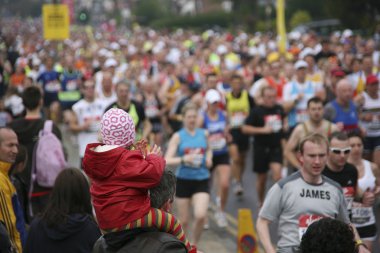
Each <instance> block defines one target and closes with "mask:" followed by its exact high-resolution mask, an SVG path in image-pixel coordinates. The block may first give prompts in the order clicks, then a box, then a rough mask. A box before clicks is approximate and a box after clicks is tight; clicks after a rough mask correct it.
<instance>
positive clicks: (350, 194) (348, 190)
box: [343, 187, 355, 211]
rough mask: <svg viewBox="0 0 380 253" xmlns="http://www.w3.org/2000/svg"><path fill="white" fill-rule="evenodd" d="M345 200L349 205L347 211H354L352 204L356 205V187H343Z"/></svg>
mask: <svg viewBox="0 0 380 253" xmlns="http://www.w3.org/2000/svg"><path fill="white" fill-rule="evenodd" d="M343 194H344V198H345V199H346V203H347V210H349V211H350V210H352V203H354V196H355V189H354V187H343Z"/></svg>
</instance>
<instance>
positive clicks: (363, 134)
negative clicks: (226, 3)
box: [0, 19, 380, 252]
mask: <svg viewBox="0 0 380 253" xmlns="http://www.w3.org/2000/svg"><path fill="white" fill-rule="evenodd" d="M0 24H1V25H0V27H1V33H0V93H1V100H0V101H1V103H0V105H1V106H0V126H10V127H11V128H12V129H14V130H15V132H16V133H17V135H18V138H19V142H20V144H25V143H23V138H24V137H25V136H24V137H23V136H22V134H24V135H25V133H23V131H22V130H20V129H22V128H23V126H22V125H20V123H19V122H18V121H17V120H20V119H31V118H33V115H34V116H36V115H35V114H33V112H34V113H35V112H36V107H34V108H31V107H30V105H28V104H25V100H27V99H25V94H24V91H27V90H28V88H29V87H31V86H36V87H38V89H39V90H40V91H41V93H42V97H43V104H41V106H39V107H38V108H37V109H38V110H37V116H36V117H41V118H45V119H51V120H52V121H53V122H54V124H55V126H62V125H63V124H66V125H67V129H69V130H70V131H72V133H74V134H75V136H76V137H77V138H76V139H75V140H70V141H74V142H75V143H76V144H77V145H78V146H79V157H80V158H81V162H82V159H83V158H84V156H85V150H86V146H87V144H89V143H94V142H97V141H98V135H99V130H100V121H101V119H102V117H103V115H104V113H105V112H106V111H108V110H109V109H111V108H119V109H122V110H124V111H126V112H127V113H128V114H129V115H130V116H131V117H132V119H133V123H134V125H135V126H136V129H135V130H136V139H137V140H140V139H145V140H147V142H148V143H149V145H151V146H153V145H154V144H156V145H158V146H160V147H161V148H162V150H163V153H164V157H165V160H166V163H167V166H169V167H170V168H177V193H176V199H175V203H177V218H178V219H179V220H180V222H181V223H182V226H183V228H184V230H185V231H188V230H191V231H192V233H191V234H192V242H193V243H194V244H198V242H199V239H200V237H201V233H202V230H203V229H204V228H207V227H208V221H207V209H208V206H209V202H210V201H213V202H215V204H216V206H217V209H216V212H215V218H216V221H217V225H218V226H220V227H226V226H228V221H227V219H226V214H225V207H226V204H227V200H228V193H229V192H232V193H233V194H236V195H237V196H244V197H245V198H249V197H250V196H252V195H253V194H257V196H258V200H259V202H258V203H257V205H258V207H262V206H263V208H264V210H266V211H268V210H272V211H273V209H274V208H275V207H273V205H274V204H273V203H274V202H276V203H280V202H281V201H280V200H279V199H277V198H278V197H279V195H276V192H275V190H273V191H271V193H270V195H268V196H269V197H270V198H269V199H268V198H266V197H265V195H266V183H267V176H268V175H271V177H272V179H273V181H274V182H277V181H279V180H281V179H282V178H285V177H286V176H288V175H290V174H291V173H292V172H294V171H297V170H301V171H302V169H303V168H304V166H306V165H305V164H307V162H305V159H306V158H305V157H306V156H305V157H304V158H302V155H301V156H300V155H299V151H300V150H299V143H300V141H302V140H304V138H305V137H306V136H308V135H309V134H312V133H318V134H320V135H322V136H324V137H326V138H329V139H330V143H329V144H328V145H329V148H328V150H329V154H328V158H326V159H327V160H326V161H325V163H324V164H323V165H325V164H326V166H327V169H325V170H324V171H323V174H324V175H325V176H327V177H330V178H332V179H333V180H335V181H337V182H338V183H340V184H341V186H342V187H343V189H344V191H343V192H344V194H345V201H346V204H347V208H348V214H349V218H350V219H351V222H352V223H353V224H354V225H355V226H356V228H357V229H358V232H359V235H360V237H361V238H362V240H363V241H364V243H365V245H366V246H367V247H369V248H372V246H373V243H374V242H375V240H376V236H377V232H376V231H377V228H376V221H375V215H374V212H373V207H374V205H375V203H376V198H377V197H379V196H380V171H379V166H380V87H379V79H380V34H374V35H372V36H371V37H362V36H360V35H358V34H354V33H353V32H352V31H351V30H349V29H346V30H344V31H337V32H334V33H332V34H330V35H328V36H326V37H322V36H320V35H318V34H316V33H315V32H312V31H311V32H307V33H304V34H300V33H291V34H289V36H288V47H287V52H286V53H280V52H278V50H277V42H276V37H275V36H273V35H271V34H269V33H268V34H267V33H255V34H249V33H246V32H244V31H236V32H234V33H230V32H227V31H225V32H221V31H213V30H207V31H203V32H195V31H189V30H182V29H178V30H175V31H170V32H169V31H155V30H152V29H149V28H141V27H135V28H134V29H133V30H127V29H124V28H117V27H114V26H112V25H109V24H104V25H101V26H99V27H96V28H91V29H90V28H88V27H87V28H86V27H75V28H73V29H72V32H71V37H70V39H67V40H64V41H46V40H44V39H43V37H42V25H41V22H40V21H38V20H26V21H21V20H18V19H8V20H2V21H1V23H0ZM28 94H29V96H32V95H30V94H33V93H30V91H29V93H28ZM31 115H32V116H31ZM17 122H18V123H17ZM204 129H205V130H206V131H204ZM57 131H59V129H58V130H57ZM337 132H338V133H339V134H337ZM20 134H21V136H20ZM59 135H60V134H59ZM24 139H25V138H24ZM306 142H307V141H306ZM311 142H312V143H313V144H315V143H317V144H321V143H322V144H323V141H322V140H320V139H318V138H317V139H316V140H314V139H312V140H311ZM304 144H305V143H304ZM309 144H310V143H309ZM322 144H321V145H322ZM310 145H311V144H310ZM323 145H324V144H323ZM306 147H307V145H306V144H305V147H303V146H302V147H301V148H305V149H306ZM32 150H33V149H30V148H28V152H30V151H32ZM251 150H252V151H251ZM301 151H303V150H301ZM305 152H306V151H305ZM301 153H302V152H301ZM247 156H250V157H252V159H253V167H252V168H247V166H246V164H245V162H246V158H247ZM300 157H301V158H300ZM28 166H29V168H28ZM81 167H82V163H81V164H78V168H81ZM323 167H324V166H323ZM346 167H349V169H347V168H346ZM245 169H249V170H253V172H254V173H256V174H257V181H256V182H255V186H256V192H246V191H245V188H244V185H243V184H242V177H243V172H244V170H245ZM342 171H344V172H342ZM13 173H17V172H13ZM22 173H23V177H22V179H23V180H26V181H28V182H27V183H26V186H25V187H24V189H23V190H24V196H20V198H21V199H25V198H26V199H28V198H29V195H28V194H26V195H25V192H28V191H29V187H30V180H31V175H30V174H31V162H28V163H27V168H26V169H25V171H24V172H22ZM330 174H331V175H330ZM337 174H339V176H337ZM293 177H294V176H293ZM336 177H337V178H338V179H336ZM211 179H212V180H211ZM292 180H294V181H291V180H290V179H288V181H287V182H292V183H295V181H296V180H298V179H292ZM339 180H340V181H339ZM280 182H282V183H280V184H279V185H280V188H281V187H285V185H286V184H287V182H286V183H285V182H283V181H280ZM317 183H318V182H317ZM289 184H291V183H289ZM230 188H232V191H230V190H229V189H230ZM306 188H307V187H306ZM211 189H213V190H211ZM37 190H38V189H37ZM277 190H278V189H277ZM304 190H305V189H304ZM34 191H36V189H34ZM44 191H46V189H44V188H42V190H41V192H44ZM211 191H213V192H215V194H213V196H215V198H213V199H211V198H210V192H211ZM310 191H311V190H310ZM304 194H312V195H313V194H315V193H314V192H313V193H310V192H304ZM318 194H320V196H319V197H318V198H319V199H324V198H328V199H330V197H331V198H333V196H329V195H326V196H324V195H323V194H324V193H323V192H322V191H320V192H319V193H318ZM37 195H38V194H37ZM37 195H36V194H35V195H34V197H39V195H38V196H37ZM271 198H272V199H271ZM311 198H313V197H311ZM32 199H33V198H32ZM271 200H272V202H273V203H272V204H266V203H267V202H271ZM335 201H336V202H339V201H338V200H335ZM322 202H323V201H322ZM322 202H321V203H322ZM24 204H25V205H28V201H27V200H25V201H24ZM263 204H264V205H263ZM308 204H309V203H308ZM340 204H341V203H340V202H339V205H340ZM277 208H280V207H277ZM319 208H321V209H324V208H325V207H324V206H323V204H322V206H319ZM22 209H23V210H25V212H27V209H28V208H27V207H25V206H24V207H23V208H22ZM321 212H322V213H323V210H322V211H321ZM191 213H193V216H194V220H193V222H191ZM276 214H277V215H278V213H276ZM270 215H272V213H271V212H269V211H268V212H267V213H261V214H260V219H261V221H263V220H264V222H267V221H268V220H269V221H272V220H271V219H272V218H274V217H272V216H270ZM273 215H275V214H273ZM25 219H26V221H27V222H28V220H29V219H30V217H29V214H28V215H27V214H25ZM343 220H345V219H343ZM191 224H193V226H190V225H191ZM261 225H262V223H261ZM282 225H283V224H282ZM280 226H281V224H280ZM284 229H285V228H284V227H282V228H280V229H279V233H282V232H284V231H283V230H284ZM300 229H301V227H300ZM285 230H286V229H285ZM297 233H298V232H297ZM290 234H291V233H290ZM259 235H261V236H263V235H264V236H265V233H264V234H263V233H262V232H261V233H259ZM291 236H294V235H293V234H291ZM281 238H282V241H281V243H280V247H287V246H289V244H288V241H290V242H292V239H286V238H285V239H284V238H283V237H281ZM297 238H298V235H297ZM297 240H298V239H297ZM293 241H294V240H293ZM264 242H267V241H266V240H264ZM375 243H376V242H375ZM268 247H269V246H268ZM266 250H267V251H268V252H269V251H270V249H268V248H266Z"/></svg>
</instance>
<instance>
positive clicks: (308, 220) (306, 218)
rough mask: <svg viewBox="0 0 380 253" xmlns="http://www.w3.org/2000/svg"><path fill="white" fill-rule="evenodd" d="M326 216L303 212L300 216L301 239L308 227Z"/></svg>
mask: <svg viewBox="0 0 380 253" xmlns="http://www.w3.org/2000/svg"><path fill="white" fill-rule="evenodd" d="M322 218H324V217H323V216H320V215H313V214H312V215H310V214H302V215H300V217H299V218H298V233H299V238H300V240H301V239H302V236H303V234H305V232H306V230H307V228H308V227H309V226H310V225H311V224H312V223H313V222H316V221H319V220H320V219H322Z"/></svg>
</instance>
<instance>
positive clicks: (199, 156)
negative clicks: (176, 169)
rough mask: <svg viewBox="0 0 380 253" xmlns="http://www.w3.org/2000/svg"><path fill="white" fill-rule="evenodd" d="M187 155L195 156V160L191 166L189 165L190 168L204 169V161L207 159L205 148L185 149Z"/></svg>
mask: <svg viewBox="0 0 380 253" xmlns="http://www.w3.org/2000/svg"><path fill="white" fill-rule="evenodd" d="M184 153H185V155H188V154H194V159H193V160H192V161H191V163H190V164H187V165H188V166H189V167H192V168H196V169H199V168H201V167H202V164H203V160H204V157H205V150H204V149H203V148H185V152H184Z"/></svg>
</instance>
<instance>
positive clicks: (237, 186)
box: [234, 182, 244, 196]
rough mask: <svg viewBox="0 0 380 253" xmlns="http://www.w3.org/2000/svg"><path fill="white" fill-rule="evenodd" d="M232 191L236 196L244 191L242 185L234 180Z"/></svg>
mask: <svg viewBox="0 0 380 253" xmlns="http://www.w3.org/2000/svg"><path fill="white" fill-rule="evenodd" d="M234 193H235V195H237V196H241V195H243V193H244V189H243V185H242V184H241V183H240V182H236V184H235V186H234Z"/></svg>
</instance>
